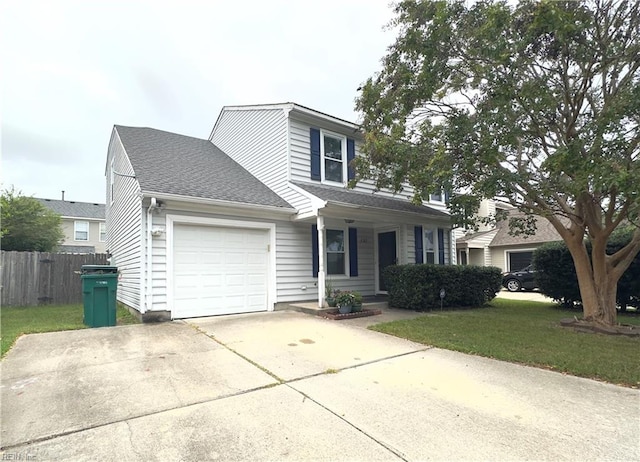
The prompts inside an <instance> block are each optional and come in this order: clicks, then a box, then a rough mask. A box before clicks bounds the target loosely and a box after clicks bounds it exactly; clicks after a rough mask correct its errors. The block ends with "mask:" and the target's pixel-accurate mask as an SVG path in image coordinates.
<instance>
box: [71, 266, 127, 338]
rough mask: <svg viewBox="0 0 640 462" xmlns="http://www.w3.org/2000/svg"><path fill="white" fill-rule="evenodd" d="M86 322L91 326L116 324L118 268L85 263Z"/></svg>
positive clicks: (83, 269) (83, 280)
mask: <svg viewBox="0 0 640 462" xmlns="http://www.w3.org/2000/svg"><path fill="white" fill-rule="evenodd" d="M80 279H82V301H83V303H84V324H85V325H87V326H89V327H105V326H115V325H116V292H117V290H118V268H116V267H115V266H104V265H83V266H82V270H81V276H80Z"/></svg>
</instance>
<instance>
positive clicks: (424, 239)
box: [422, 227, 440, 265]
mask: <svg viewBox="0 0 640 462" xmlns="http://www.w3.org/2000/svg"><path fill="white" fill-rule="evenodd" d="M428 231H431V232H432V233H433V264H435V265H439V264H440V259H439V256H440V253H439V250H440V248H439V247H438V245H439V243H438V228H427V227H423V228H422V261H423V262H425V263H427V232H428Z"/></svg>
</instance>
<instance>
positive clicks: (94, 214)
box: [35, 197, 105, 220]
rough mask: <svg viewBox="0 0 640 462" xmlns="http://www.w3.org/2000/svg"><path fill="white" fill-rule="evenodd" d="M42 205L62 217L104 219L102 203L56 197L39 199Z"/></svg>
mask: <svg viewBox="0 0 640 462" xmlns="http://www.w3.org/2000/svg"><path fill="white" fill-rule="evenodd" d="M35 199H37V200H38V201H39V202H40V203H41V204H42V205H44V206H45V207H47V208H48V209H50V210H52V211H53V212H55V213H57V214H58V215H61V216H63V217H78V218H95V219H101V220H104V217H105V214H104V204H94V203H90V202H78V201H62V200H57V199H40V198H38V197H36V198H35Z"/></svg>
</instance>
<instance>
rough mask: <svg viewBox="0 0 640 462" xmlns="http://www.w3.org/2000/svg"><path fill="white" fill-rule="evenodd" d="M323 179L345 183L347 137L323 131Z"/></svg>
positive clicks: (321, 148) (321, 144) (321, 147)
mask: <svg viewBox="0 0 640 462" xmlns="http://www.w3.org/2000/svg"><path fill="white" fill-rule="evenodd" d="M320 139H321V142H320V153H321V156H322V167H323V168H322V181H328V182H331V183H340V184H344V178H345V177H346V176H347V175H346V166H347V165H346V164H347V163H346V157H347V156H346V138H345V137H340V136H337V135H332V134H329V133H327V132H322V137H321V138H320Z"/></svg>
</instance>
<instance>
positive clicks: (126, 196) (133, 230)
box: [106, 128, 145, 309]
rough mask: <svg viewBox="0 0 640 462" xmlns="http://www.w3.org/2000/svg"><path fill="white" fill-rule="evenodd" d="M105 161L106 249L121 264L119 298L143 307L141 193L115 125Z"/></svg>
mask: <svg viewBox="0 0 640 462" xmlns="http://www.w3.org/2000/svg"><path fill="white" fill-rule="evenodd" d="M106 165H107V167H106V178H107V182H106V183H107V184H106V186H107V191H106V193H107V196H106V197H107V205H106V220H107V250H108V252H109V253H110V254H111V255H112V258H111V264H112V265H114V266H117V267H118V272H119V280H118V291H117V297H118V301H120V302H122V303H124V304H125V305H127V306H131V307H136V308H137V309H144V308H143V307H141V302H142V297H141V294H142V293H143V292H144V290H145V279H144V276H145V274H144V270H143V262H142V260H143V258H144V255H145V253H144V252H143V249H142V245H143V244H144V243H145V240H144V234H143V213H142V197H141V195H140V185H139V184H138V182H137V181H136V180H135V178H134V175H135V172H134V171H133V167H132V166H131V162H130V161H129V158H128V156H127V153H126V152H125V150H124V147H123V146H122V142H121V140H120V136H119V135H118V132H117V131H116V129H115V128H114V130H113V132H112V133H111V141H110V142H109V149H108V152H107V164H106Z"/></svg>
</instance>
